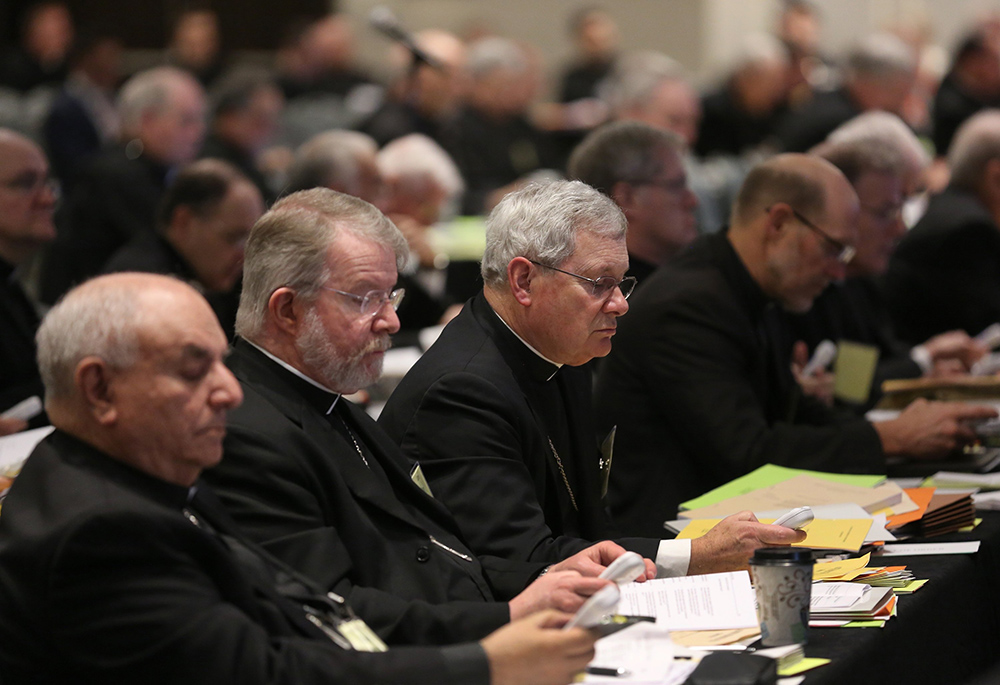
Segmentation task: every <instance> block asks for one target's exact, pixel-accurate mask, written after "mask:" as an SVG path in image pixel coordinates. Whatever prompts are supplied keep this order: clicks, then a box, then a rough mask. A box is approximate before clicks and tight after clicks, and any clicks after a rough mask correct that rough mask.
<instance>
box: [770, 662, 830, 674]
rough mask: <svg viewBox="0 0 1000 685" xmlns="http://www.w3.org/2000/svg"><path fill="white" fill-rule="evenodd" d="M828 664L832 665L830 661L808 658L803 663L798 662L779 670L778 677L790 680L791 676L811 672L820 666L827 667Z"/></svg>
mask: <svg viewBox="0 0 1000 685" xmlns="http://www.w3.org/2000/svg"><path fill="white" fill-rule="evenodd" d="M828 663H830V660H829V659H820V658H817V657H813V658H809V657H806V658H804V659H802V660H801V661H796V662H795V663H794V664H792V665H791V666H786V667H784V668H779V669H778V675H779V676H781V677H782V678H788V677H789V676H793V675H798V674H799V673H805V672H806V671H811V670H812V669H814V668H819V667H820V666H826V665H827V664H828Z"/></svg>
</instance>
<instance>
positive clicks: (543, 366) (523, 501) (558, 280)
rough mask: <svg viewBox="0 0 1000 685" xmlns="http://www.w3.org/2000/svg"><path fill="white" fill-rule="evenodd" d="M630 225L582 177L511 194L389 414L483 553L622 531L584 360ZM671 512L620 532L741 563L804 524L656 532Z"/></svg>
mask: <svg viewBox="0 0 1000 685" xmlns="http://www.w3.org/2000/svg"><path fill="white" fill-rule="evenodd" d="M625 232H626V220H625V217H624V216H623V215H622V213H621V211H620V210H619V209H618V207H616V206H615V204H614V202H612V201H611V200H610V199H609V198H607V197H605V196H604V195H602V194H601V193H599V192H597V191H596V190H594V189H593V188H591V187H590V186H587V185H586V184H584V183H581V182H579V181H572V182H565V181H560V182H556V183H550V184H538V185H530V186H528V187H526V188H524V189H522V190H520V191H517V192H514V193H511V194H509V195H507V196H506V197H505V198H504V199H503V200H502V201H501V202H500V204H499V205H497V207H496V208H495V209H494V211H493V212H492V213H491V214H490V216H489V219H488V220H487V224H486V252H485V254H484V255H483V264H482V271H483V280H484V282H485V284H486V285H485V288H484V289H483V292H482V293H480V294H479V295H477V296H476V297H475V298H473V299H472V300H471V302H469V303H468V304H467V305H466V306H465V307H464V308H463V309H462V313H461V314H459V315H458V316H457V317H455V319H454V320H452V322H451V323H450V324H448V326H447V328H445V331H444V332H443V333H442V334H441V337H440V338H439V339H438V341H437V342H436V343H435V344H434V345H433V346H432V347H431V348H430V349H429V350H428V351H427V352H426V353H425V354H424V356H423V357H422V358H421V359H420V361H419V362H417V364H416V365H414V367H413V368H412V369H411V370H410V372H409V373H408V374H407V375H406V377H405V378H404V379H403V381H402V383H400V385H399V387H397V389H396V391H395V392H394V393H393V395H392V397H391V398H390V399H389V402H388V404H387V405H386V407H385V409H384V410H383V412H382V415H381V416H380V417H379V423H380V424H381V425H382V426H384V427H385V429H386V431H387V432H388V433H389V435H390V436H391V437H392V439H393V440H395V441H396V442H397V443H399V444H400V445H401V447H402V448H403V452H404V453H405V454H406V455H407V456H409V457H410V459H413V460H418V461H419V462H420V463H421V464H422V466H423V469H424V473H425V474H426V476H427V479H428V481H429V483H430V487H431V490H432V491H433V492H434V494H435V496H437V497H438V498H440V499H441V501H443V502H444V503H445V504H446V505H447V506H448V508H449V509H450V510H451V512H452V513H453V514H454V515H455V519H456V520H457V521H458V525H459V526H460V527H461V529H462V532H463V534H464V535H465V537H466V539H467V540H468V541H469V544H470V545H471V546H472V549H473V550H475V551H476V552H478V553H480V554H499V555H501V556H503V557H506V558H515V559H529V560H551V559H558V558H560V555H565V554H566V553H568V552H571V551H575V550H576V549H579V547H580V546H581V545H584V544H586V542H585V541H586V540H602V539H605V538H608V537H613V536H615V534H616V533H617V528H616V527H615V526H614V525H612V522H611V521H610V519H609V518H608V515H607V511H606V508H605V501H604V491H605V488H604V483H606V482H607V481H606V478H607V471H608V469H610V468H612V467H611V463H610V462H611V455H610V454H609V453H608V451H605V453H604V454H603V455H602V454H601V453H600V452H599V451H598V445H597V442H596V441H595V433H594V425H595V420H594V415H593V413H592V412H591V394H590V388H591V374H590V371H589V370H588V369H587V368H585V367H583V366H582V365H584V364H586V363H587V362H589V361H590V360H591V359H593V358H595V357H603V356H604V355H606V354H607V353H608V352H609V351H610V350H611V338H612V336H613V335H614V333H615V327H616V326H617V319H618V317H620V316H621V315H623V314H624V313H625V312H627V311H628V303H627V302H626V301H625V298H626V295H628V294H629V293H630V292H631V290H632V285H633V284H634V281H633V280H632V279H631V278H625V277H624V274H625V272H626V270H627V269H628V256H627V251H626V245H625ZM628 404H630V403H628V402H627V403H626V405H628ZM604 433H605V434H607V433H608V431H607V430H605V431H604ZM613 456H614V459H615V460H617V459H618V458H619V455H618V450H615V453H614V455H613ZM612 472H613V469H612ZM662 523H663V518H662V517H661V518H660V519H659V521H656V522H655V527H657V528H659V530H655V531H649V537H650V538H651V539H628V540H623V541H622V544H624V545H626V546H629V547H632V548H633V549H635V550H636V551H641V552H643V554H645V555H646V556H649V557H655V559H656V563H657V566H658V567H659V573H660V574H661V575H664V574H665V575H683V574H685V573H709V572H713V571H725V570H733V569H736V568H741V567H744V566H745V565H746V563H747V560H748V559H749V557H750V556H751V555H752V554H753V550H754V549H755V548H757V547H761V546H763V545H765V544H768V543H770V544H788V543H791V542H795V541H796V540H797V539H798V535H797V533H795V532H794V531H792V530H790V529H788V528H783V527H780V526H767V525H764V524H761V523H758V522H757V521H756V519H754V518H753V515H752V514H749V513H748V512H747V513H743V514H739V515H736V516H732V517H730V518H728V519H725V520H724V521H723V522H722V523H720V524H719V525H718V526H716V528H715V529H713V531H712V533H710V534H709V535H707V536H706V537H704V538H701V539H700V540H695V541H693V542H691V541H688V540H660V539H659V538H660V537H662V535H663V529H662ZM653 527H654V526H653V524H652V522H651V525H650V526H649V528H653Z"/></svg>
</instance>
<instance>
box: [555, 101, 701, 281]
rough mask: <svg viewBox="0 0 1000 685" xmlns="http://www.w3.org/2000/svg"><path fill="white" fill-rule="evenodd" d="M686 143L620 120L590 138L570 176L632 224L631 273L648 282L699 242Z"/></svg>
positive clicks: (580, 149)
mask: <svg viewBox="0 0 1000 685" xmlns="http://www.w3.org/2000/svg"><path fill="white" fill-rule="evenodd" d="M683 155H684V142H683V141H682V140H681V138H680V136H678V135H677V134H676V133H673V132H672V131H666V130H663V129H659V128H654V127H653V126H649V125H648V124H644V123H640V122H638V121H617V122H613V123H610V124H607V125H605V126H602V127H601V128H599V129H597V130H596V131H593V132H592V133H590V134H589V135H588V136H587V137H586V138H584V140H583V142H582V143H580V145H579V146H577V148H576V149H575V150H574V151H573V154H572V155H571V156H570V158H569V166H568V172H569V175H570V176H571V177H572V178H575V179H578V180H580V181H583V182H584V183H586V184H587V185H589V186H592V187H594V188H596V189H597V190H599V191H601V192H602V193H604V194H605V195H607V196H608V197H610V198H611V199H612V200H614V201H615V204H616V205H618V206H619V207H620V208H621V210H622V212H623V213H624V214H625V218H626V219H628V240H627V242H628V272H629V274H630V275H632V276H635V277H636V279H638V281H639V283H643V282H644V281H645V280H646V278H648V277H649V276H650V275H651V274H652V273H653V272H654V271H655V270H656V268H657V267H659V266H662V265H664V264H666V263H667V262H669V261H670V260H671V259H673V258H674V257H676V256H677V255H678V254H679V253H680V252H681V251H682V250H683V249H684V248H685V247H687V246H688V245H689V244H690V243H691V241H693V240H694V239H695V238H697V237H698V228H697V225H696V221H695V209H696V208H697V207H698V198H697V197H696V196H695V194H694V192H692V190H691V188H690V187H688V183H687V173H686V172H685V170H684V161H683Z"/></svg>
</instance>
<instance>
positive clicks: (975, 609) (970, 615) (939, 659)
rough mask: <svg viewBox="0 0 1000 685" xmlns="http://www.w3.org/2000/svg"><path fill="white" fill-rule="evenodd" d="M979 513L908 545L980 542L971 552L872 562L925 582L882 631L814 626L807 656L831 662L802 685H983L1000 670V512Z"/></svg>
mask: <svg viewBox="0 0 1000 685" xmlns="http://www.w3.org/2000/svg"><path fill="white" fill-rule="evenodd" d="M980 516H982V518H983V522H982V523H981V524H980V525H979V526H978V527H977V528H976V529H975V530H974V531H973V532H971V533H956V534H951V535H944V536H939V537H936V538H930V539H929V540H926V541H922V540H908V541H907V542H945V541H948V542H951V541H961V540H980V541H981V545H980V548H979V552H978V553H977V554H971V555H949V556H912V557H889V558H886V559H880V558H875V557H873V559H872V562H871V565H872V566H899V565H903V564H905V565H906V566H907V567H908V568H909V569H911V570H912V571H913V573H914V575H915V576H916V577H917V578H928V579H930V582H928V583H927V584H926V585H925V586H924V587H923V588H922V589H921V590H919V591H918V592H916V593H914V594H912V595H900V597H899V603H898V606H897V615H896V617H895V618H893V619H892V620H890V621H889V622H888V623H887V624H886V625H885V627H884V628H814V629H812V630H811V631H810V636H809V644H808V645H807V646H806V656H808V657H823V658H828V659H832V662H831V663H830V664H828V665H826V666H823V667H821V668H819V669H817V670H815V671H811V672H810V673H809V674H808V675H807V677H806V680H805V685H827V684H829V685H863V684H864V683H877V684H878V685H887V684H889V683H901V684H904V685H923V684H924V683H927V684H932V683H934V684H936V683H967V682H984V683H985V682H990V681H989V680H982V678H984V677H988V674H989V673H990V672H993V671H996V672H997V673H1000V670H997V669H1000V512H983V513H981V514H980ZM996 682H998V683H1000V680H997V681H996Z"/></svg>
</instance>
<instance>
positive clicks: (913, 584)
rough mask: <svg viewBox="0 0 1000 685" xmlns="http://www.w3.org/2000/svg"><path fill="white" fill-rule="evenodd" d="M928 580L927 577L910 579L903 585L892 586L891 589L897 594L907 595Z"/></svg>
mask: <svg viewBox="0 0 1000 685" xmlns="http://www.w3.org/2000/svg"><path fill="white" fill-rule="evenodd" d="M928 580H929V579H928V578H921V579H918V580H911V581H910V582H909V583H907V584H906V585H904V586H903V587H894V588H893V589H892V591H893V592H895V593H896V594H897V595H909V594H913V593H914V592H916V591H917V590H919V589H920V588H922V587H923V586H924V585H926V584H927V581H928Z"/></svg>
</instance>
